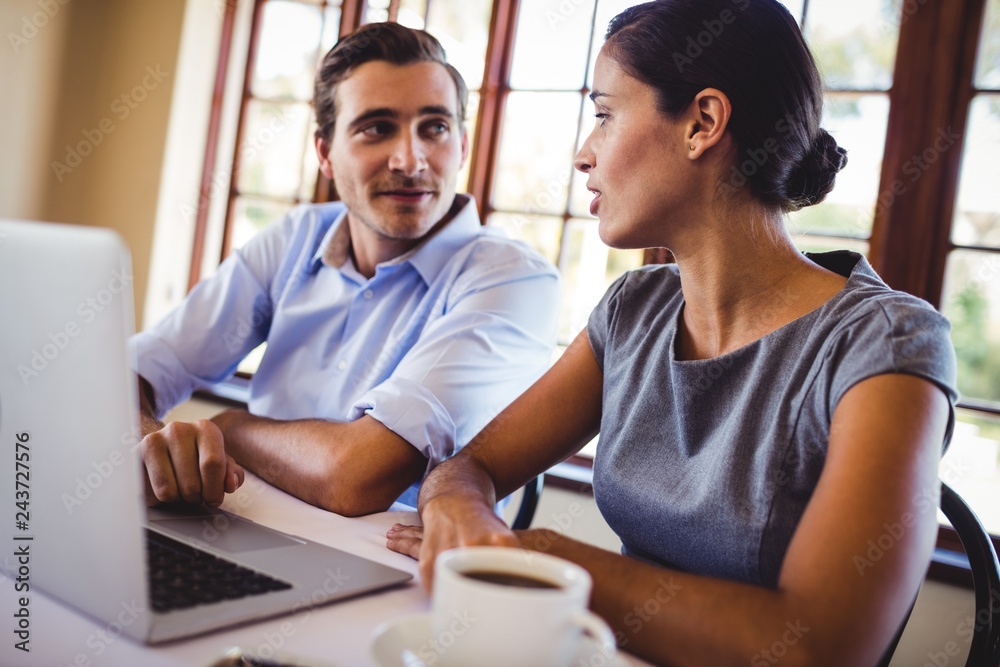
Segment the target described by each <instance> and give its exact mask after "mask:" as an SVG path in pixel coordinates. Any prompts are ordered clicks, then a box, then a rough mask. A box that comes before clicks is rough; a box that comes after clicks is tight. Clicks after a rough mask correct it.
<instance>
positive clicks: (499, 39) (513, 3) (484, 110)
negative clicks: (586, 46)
mask: <svg viewBox="0 0 1000 667" xmlns="http://www.w3.org/2000/svg"><path fill="white" fill-rule="evenodd" d="M519 7H520V0H495V1H494V3H493V13H492V16H491V18H490V41H489V45H488V46H487V48H486V64H485V67H484V70H483V84H482V88H481V89H480V92H479V112H478V118H477V122H476V137H475V141H474V142H473V150H472V155H471V156H470V158H469V159H470V160H471V163H470V166H469V188H468V190H469V193H470V194H471V195H472V196H474V197H475V198H476V201H477V202H478V203H479V212H480V215H481V216H482V219H483V220H484V221H485V219H486V213H487V211H488V209H489V206H490V198H491V197H492V190H493V169H494V165H495V163H496V159H497V151H498V150H499V137H500V127H501V125H502V123H503V105H504V101H505V100H506V98H507V92H509V90H510V85H509V80H510V68H511V61H512V58H513V53H514V34H515V31H516V29H517V13H518V9H519Z"/></svg>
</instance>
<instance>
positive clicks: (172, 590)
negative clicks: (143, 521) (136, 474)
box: [146, 528, 292, 612]
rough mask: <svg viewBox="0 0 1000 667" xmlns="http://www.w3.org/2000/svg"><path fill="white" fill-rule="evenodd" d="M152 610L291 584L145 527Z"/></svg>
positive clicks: (260, 591)
mask: <svg viewBox="0 0 1000 667" xmlns="http://www.w3.org/2000/svg"><path fill="white" fill-rule="evenodd" d="M146 556H147V560H148V565H149V567H148V568H147V573H148V576H149V590H150V597H151V598H152V600H151V603H152V607H153V610H154V611H158V612H167V611H173V610H175V609H187V608H189V607H194V606H197V605H202V604H211V603H213V602H221V601H222V600H236V599H239V598H245V597H249V596H253V595H263V594H265V593H270V592H271V591H280V590H284V589H287V588H291V587H292V586H291V584H289V583H287V582H284V581H281V580H279V579H275V578H273V577H269V576H267V575H266V574H261V573H260V572H256V571H254V570H251V569H249V568H246V567H243V566H242V565H237V564H236V563H233V562H231V561H228V560H224V559H222V558H218V557H216V556H213V555H212V554H210V553H208V552H206V551H202V550H200V549H196V548H195V547H192V546H190V545H188V544H184V543H183V542H178V541H177V540H174V539H171V538H169V537H167V536H165V535H161V534H160V533H157V532H156V531H153V530H149V529H148V528H147V529H146Z"/></svg>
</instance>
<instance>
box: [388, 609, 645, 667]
mask: <svg viewBox="0 0 1000 667" xmlns="http://www.w3.org/2000/svg"><path fill="white" fill-rule="evenodd" d="M431 634H432V631H431V615H430V613H429V612H424V613H421V614H411V615H410V616H403V617H402V618H397V619H395V620H393V621H389V622H388V623H383V624H382V625H380V626H379V627H377V628H375V632H374V633H372V656H373V657H374V658H375V662H377V663H378V665H379V667H430V665H432V664H433V663H434V662H436V661H437V655H435V654H434V653H433V652H431V649H430V644H429V643H428V641H429V639H430V637H431ZM422 653H423V656H424V657H421V654H422ZM597 656H601V657H602V658H603V657H604V655H603V653H602V652H601V649H600V647H599V646H598V645H597V643H596V642H595V641H594V640H593V639H591V638H590V637H588V636H586V635H584V636H581V637H580V647H579V649H577V652H576V655H575V656H574V657H573V659H572V660H571V661H570V664H571V665H580V664H583V665H591V664H593V665H606V666H607V667H628V663H627V662H625V660H624V659H622V657H621V656H620V655H616V656H614V657H613V658H610V659H604V660H594V661H593V662H591V659H592V658H595V657H597Z"/></svg>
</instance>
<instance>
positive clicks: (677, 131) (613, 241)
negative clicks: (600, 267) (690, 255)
mask: <svg viewBox="0 0 1000 667" xmlns="http://www.w3.org/2000/svg"><path fill="white" fill-rule="evenodd" d="M590 97H591V99H592V100H593V101H594V105H595V111H596V116H597V122H596V124H595V126H594V130H593V131H592V132H591V133H590V136H589V137H587V140H586V141H585V142H584V144H583V147H582V148H581V149H580V151H579V152H578V153H577V155H576V158H575V160H574V166H575V167H576V168H577V169H579V170H580V171H582V172H583V173H585V174H587V175H588V177H589V178H588V179H587V188H588V189H589V190H590V191H591V192H592V193H593V194H594V200H593V202H592V203H591V205H590V212H591V214H593V215H595V216H597V217H598V218H599V219H600V225H599V230H600V235H601V239H602V240H603V241H604V242H605V243H607V244H608V245H610V246H613V247H617V248H650V247H659V246H665V245H666V239H665V231H666V225H665V224H664V223H666V222H668V220H667V218H673V219H677V216H678V215H683V211H682V208H683V207H684V206H685V201H686V197H685V192H688V191H689V187H688V186H689V185H690V182H689V181H690V176H689V175H688V174H689V171H688V169H686V168H685V167H686V166H687V163H688V162H689V161H688V160H687V159H686V158H685V154H686V150H687V146H686V144H685V141H684V127H683V124H682V123H681V122H680V121H673V120H671V119H669V118H667V117H666V116H664V115H663V114H662V113H660V111H659V110H658V109H657V106H656V92H655V90H654V89H653V88H652V87H651V86H648V85H646V84H645V83H643V82H641V81H639V80H638V79H636V78H633V77H632V76H629V75H628V74H626V73H625V71H624V70H622V69H621V68H620V67H619V66H618V65H617V63H615V61H614V60H612V59H611V58H609V57H608V56H607V55H606V52H605V51H604V50H602V51H601V53H600V55H598V57H597V64H596V66H595V69H594V87H593V92H592V93H591V94H590ZM680 219H683V218H680Z"/></svg>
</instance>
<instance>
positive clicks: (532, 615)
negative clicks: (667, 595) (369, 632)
mask: <svg viewBox="0 0 1000 667" xmlns="http://www.w3.org/2000/svg"><path fill="white" fill-rule="evenodd" d="M470 573H471V574H473V575H474V576H471V577H470V576H469V575H470ZM484 573H486V578H487V579H488V580H484V579H483V576H484ZM512 575H513V579H514V581H517V582H518V583H511V576H512ZM496 578H500V579H502V580H504V581H503V582H502V583H497V582H496V581H495V579H496ZM519 578H527V579H528V580H533V581H534V582H535V584H538V583H539V582H541V586H542V587H529V586H525V585H523V584H525V583H530V582H524V581H521V580H520V579H519ZM590 588H591V579H590V575H589V574H587V571H586V570H584V569H583V568H582V567H580V566H578V565H576V564H574V563H570V562H569V561H566V560H563V559H562V558H557V557H555V556H551V555H548V554H542V553H536V552H531V551H526V550H524V549H515V548H507V547H462V548H458V549H451V550H449V551H445V552H443V553H442V554H441V555H440V556H438V559H437V562H436V563H435V565H434V590H433V593H432V601H431V607H432V612H431V617H432V628H433V635H432V637H431V640H432V641H431V644H430V645H431V646H432V647H434V651H435V653H436V654H437V655H436V657H437V658H438V660H436V663H437V664H438V665H441V666H443V667H471V666H475V667H511V666H513V665H516V666H517V667H536V666H537V667H564V666H567V665H569V664H570V662H571V661H572V660H573V658H574V656H575V655H576V654H577V651H578V650H579V648H580V643H581V641H582V632H583V631H586V632H587V633H588V634H590V635H591V636H592V637H593V639H594V640H595V641H596V642H597V644H598V645H599V647H600V650H601V651H602V652H603V653H604V655H605V656H607V657H608V658H610V657H611V656H613V655H614V654H615V652H616V649H615V638H614V635H613V634H612V632H611V629H610V628H609V627H608V625H607V623H605V622H604V621H603V620H602V619H601V618H600V617H599V616H597V615H596V614H594V613H592V612H590V611H588V610H587V603H588V600H589V599H590Z"/></svg>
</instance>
